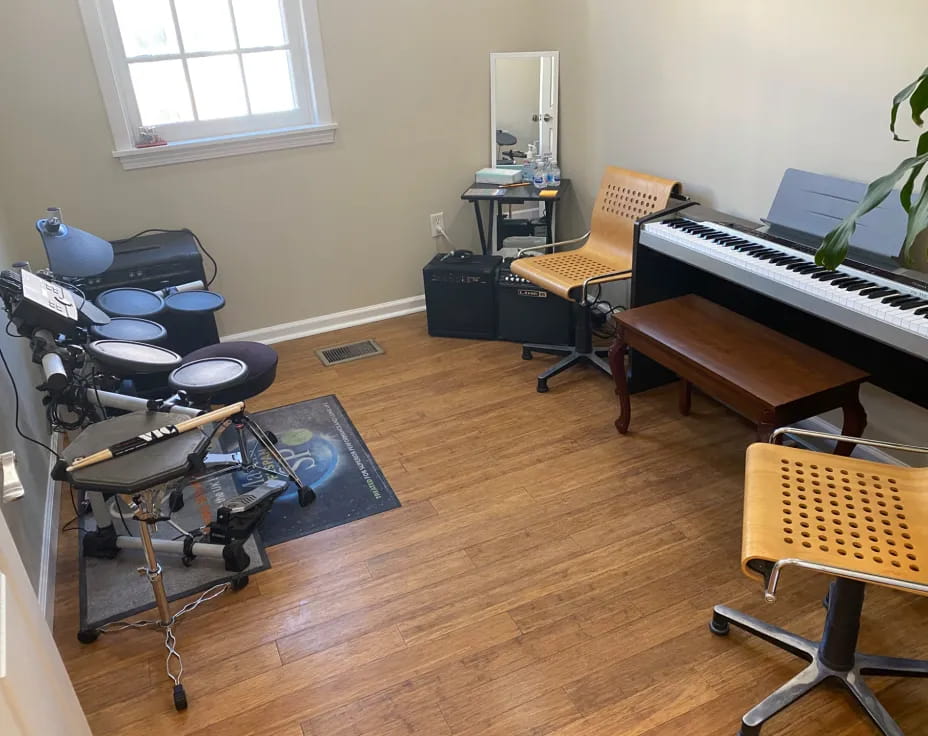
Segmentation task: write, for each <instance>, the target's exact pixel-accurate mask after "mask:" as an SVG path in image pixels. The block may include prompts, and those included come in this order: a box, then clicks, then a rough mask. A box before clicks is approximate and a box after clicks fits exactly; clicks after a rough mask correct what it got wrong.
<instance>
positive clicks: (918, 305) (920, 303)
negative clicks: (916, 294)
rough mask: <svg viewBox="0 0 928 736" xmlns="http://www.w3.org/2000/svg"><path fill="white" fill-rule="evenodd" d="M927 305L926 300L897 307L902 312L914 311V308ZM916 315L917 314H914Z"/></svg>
mask: <svg viewBox="0 0 928 736" xmlns="http://www.w3.org/2000/svg"><path fill="white" fill-rule="evenodd" d="M926 304H928V299H916V300H915V301H914V302H909V303H908V304H903V305H901V306H900V307H899V309H902V310H908V309H915V308H916V307H923V306H925V305H926ZM916 314H918V312H916Z"/></svg>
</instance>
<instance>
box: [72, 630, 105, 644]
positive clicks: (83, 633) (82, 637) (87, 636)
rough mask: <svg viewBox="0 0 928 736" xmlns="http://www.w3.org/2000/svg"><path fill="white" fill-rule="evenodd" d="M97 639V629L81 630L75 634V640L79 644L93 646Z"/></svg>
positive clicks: (98, 634)
mask: <svg viewBox="0 0 928 736" xmlns="http://www.w3.org/2000/svg"><path fill="white" fill-rule="evenodd" d="M99 638H100V630H99V629H81V630H80V631H78V632H77V640H78V641H79V642H80V643H81V644H93V643H94V642H95V641H96V640H97V639H99Z"/></svg>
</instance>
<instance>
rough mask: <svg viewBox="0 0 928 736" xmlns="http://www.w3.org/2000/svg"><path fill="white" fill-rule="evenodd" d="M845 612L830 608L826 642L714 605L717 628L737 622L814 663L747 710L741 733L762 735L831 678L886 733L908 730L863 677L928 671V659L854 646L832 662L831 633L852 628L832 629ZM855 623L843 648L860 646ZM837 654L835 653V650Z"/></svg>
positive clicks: (722, 630) (897, 735) (720, 631)
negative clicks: (875, 652)
mask: <svg viewBox="0 0 928 736" xmlns="http://www.w3.org/2000/svg"><path fill="white" fill-rule="evenodd" d="M840 617H841V616H840V614H838V615H835V616H833V615H831V609H830V610H829V621H828V623H826V629H825V634H824V635H823V639H822V642H815V641H811V640H809V639H805V638H803V637H801V636H797V635H796V634H792V633H790V632H788V631H785V630H784V629H781V628H779V627H777V626H772V625H771V624H768V623H766V622H764V621H761V620H759V619H756V618H754V617H753V616H748V615H747V614H744V613H741V612H740V611H735V610H733V609H731V608H728V607H727V606H716V607H715V608H714V609H713V613H712V621H711V622H710V623H709V629H710V631H712V633H713V634H716V635H718V636H725V635H726V634H728V632H729V625H734V626H737V627H738V628H740V629H743V630H744V631H747V632H748V633H749V634H753V635H754V636H756V637H758V638H760V639H763V640H764V641H766V642H768V643H770V644H773V645H774V646H776V647H779V648H780V649H784V650H786V651H787V652H790V653H791V654H794V655H796V656H797V657H800V658H802V659H805V660H806V661H807V662H809V665H808V667H806V668H805V669H804V670H802V672H800V673H799V674H798V675H796V676H795V677H794V678H793V679H792V680H790V681H789V682H787V683H786V684H785V685H783V686H782V687H781V688H779V689H778V690H776V691H775V692H773V693H772V694H771V695H769V696H768V697H767V698H766V699H764V700H763V701H761V702H760V703H759V704H758V705H756V706H754V707H753V708H752V709H751V710H749V711H748V712H747V713H746V714H745V715H744V718H743V719H742V721H741V730H740V731H739V732H738V736H757V735H758V734H760V730H761V726H763V724H764V723H766V722H767V721H768V720H769V719H770V718H772V717H773V716H775V715H776V714H777V713H779V712H780V711H782V710H783V709H784V708H786V707H787V706H789V705H792V704H793V703H795V702H796V701H797V700H799V699H800V698H802V697H803V696H804V695H806V694H808V693H809V692H811V691H812V690H813V689H815V688H816V687H818V686H819V685H820V684H822V683H823V682H825V681H826V680H836V681H838V682H840V683H841V684H843V685H844V686H845V687H846V688H847V689H848V690H849V691H850V692H851V694H853V695H854V697H855V698H856V699H857V701H858V702H859V703H860V705H861V706H862V707H863V709H864V711H866V713H867V715H869V716H870V718H871V719H872V720H873V722H874V724H875V725H876V727H877V728H878V729H879V731H880V732H881V733H882V734H884V735H885V736H904V735H903V732H902V729H900V728H899V726H898V724H897V723H896V722H895V721H894V720H893V718H892V716H890V715H889V713H888V712H887V710H886V709H885V708H884V707H883V705H882V704H881V703H880V701H879V700H878V699H877V697H876V694H875V693H874V692H873V690H871V689H870V687H869V686H868V685H867V684H866V683H865V682H864V681H863V677H862V676H863V675H883V676H890V677H928V661H923V660H916V659H902V658H897V657H881V656H876V655H869V654H858V653H856V652H854V651H853V649H852V650H851V651H850V652H849V653H848V652H847V651H845V652H843V653H844V654H845V655H848V659H847V660H846V664H844V665H842V664H841V662H840V659H841V657H840V656H839V658H838V659H839V661H838V662H832V663H831V665H829V664H828V662H829V661H830V660H829V650H830V649H833V647H832V646H829V644H830V643H829V642H828V638H829V636H831V637H832V638H837V639H841V638H842V636H844V635H846V633H847V632H846V631H845V632H844V633H843V634H842V633H841V632H838V635H837V637H835V634H834V633H832V632H830V631H829V629H830V628H831V627H832V626H833V625H834V624H835V623H837V624H838V626H841V625H842V624H843V623H846V622H839V621H838V619H839V618H840ZM858 622H859V618H858ZM854 626H855V625H854V624H853V623H852V624H851V627H852V628H853V629H854V630H853V635H852V637H851V638H847V637H845V638H844V640H843V641H839V643H838V647H839V648H841V647H842V646H843V648H844V649H845V650H846V649H847V646H846V645H847V644H848V643H850V644H851V646H852V647H853V646H856V628H854ZM840 653H841V652H839V654H840ZM831 654H832V656H834V654H833V652H832V653H831Z"/></svg>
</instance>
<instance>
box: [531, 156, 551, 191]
mask: <svg viewBox="0 0 928 736" xmlns="http://www.w3.org/2000/svg"><path fill="white" fill-rule="evenodd" d="M532 181H533V183H534V184H535V189H544V188H545V187H546V186H547V185H548V175H547V172H546V171H545V160H544V158H542V157H540V156H539V157H538V158H537V159H535V174H534V178H533V180H532Z"/></svg>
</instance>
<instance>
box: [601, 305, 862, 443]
mask: <svg viewBox="0 0 928 736" xmlns="http://www.w3.org/2000/svg"><path fill="white" fill-rule="evenodd" d="M615 321H616V326H617V328H618V329H617V336H616V341H615V344H614V345H613V346H612V349H611V350H610V352H609V360H610V364H611V366H612V375H613V377H614V379H615V392H616V395H617V396H618V398H619V417H618V419H616V421H615V426H616V429H617V430H618V431H619V433H620V434H625V433H626V432H627V431H628V423H629V420H630V418H631V402H630V399H629V392H628V381H627V376H626V370H625V355H626V353H627V352H628V350H629V349H630V348H631V349H633V350H637V351H638V352H640V353H643V354H644V355H646V356H648V357H649V358H651V359H652V360H654V361H656V362H658V363H660V364H661V365H663V366H664V367H665V368H668V369H669V370H671V371H673V372H674V373H676V374H677V375H678V376H679V377H680V379H681V389H680V411H681V412H682V413H683V414H684V415H685V414H688V413H689V410H690V394H691V389H692V386H693V385H695V386H696V387H698V388H699V389H700V390H702V391H703V392H705V393H706V394H708V395H709V396H712V397H714V398H715V399H717V400H719V401H721V402H722V403H723V404H726V405H727V406H729V407H730V408H731V409H733V410H734V411H736V412H738V413H739V414H741V415H742V416H744V417H746V418H748V419H749V420H751V421H752V422H754V423H755V424H756V425H757V431H758V435H759V437H760V439H761V440H766V439H767V438H768V437H769V435H770V433H771V432H772V431H773V430H774V429H775V428H777V427H781V426H784V425H787V424H792V423H795V422H797V421H799V420H801V419H806V418H808V417H813V416H816V415H818V414H821V413H822V412H826V411H829V410H831V409H837V408H841V409H843V410H844V427H843V429H842V433H843V434H845V435H848V436H851V437H858V436H860V434H861V433H862V432H863V431H864V428H865V427H866V425H867V414H866V412H865V411H864V408H863V406H862V405H861V403H860V399H859V396H858V394H859V388H860V384H861V383H863V382H864V381H866V380H867V379H868V378H869V375H868V374H867V373H864V372H863V371H861V370H858V369H857V368H855V367H853V366H851V365H848V364H847V363H844V362H842V361H840V360H837V359H836V358H833V357H831V356H830V355H826V354H825V353H822V352H820V351H818V350H815V349H814V348H811V347H809V346H808V345H805V344H804V343H801V342H798V341H797V340H793V339H792V338H790V337H786V336H785V335H783V334H781V333H779V332H776V331H775V330H771V329H770V328H769V327H765V326H763V325H760V324H757V323H756V322H754V321H752V320H749V319H747V318H746V317H742V316H741V315H739V314H735V313H734V312H732V311H730V310H728V309H725V308H724V307H721V306H719V305H718V304H714V303H713V302H710V301H708V300H706V299H703V298H702V297H699V296H696V295H695V294H688V295H686V296H681V297H677V298H675V299H668V300H666V301H662V302H656V303H654V304H648V305H645V306H642V307H636V308H635V309H630V310H628V311H626V312H621V313H619V314H617V315H616V316H615ZM851 450H852V445H850V444H849V443H839V444H838V446H837V447H836V448H835V454H838V455H849V454H850V453H851Z"/></svg>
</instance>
